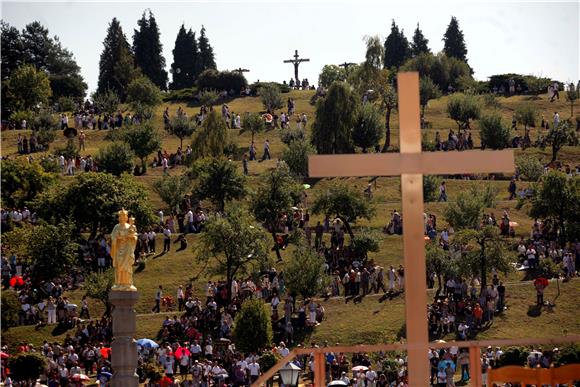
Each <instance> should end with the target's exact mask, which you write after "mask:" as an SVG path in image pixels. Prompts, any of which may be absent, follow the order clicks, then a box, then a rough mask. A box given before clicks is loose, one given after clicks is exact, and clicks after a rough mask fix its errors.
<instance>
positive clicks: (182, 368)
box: [179, 353, 189, 377]
mask: <svg viewBox="0 0 580 387" xmlns="http://www.w3.org/2000/svg"><path fill="white" fill-rule="evenodd" d="M188 371H189V356H188V355H187V353H184V354H183V355H181V358H180V359H179V373H180V374H181V376H184V377H186V376H187V373H188Z"/></svg>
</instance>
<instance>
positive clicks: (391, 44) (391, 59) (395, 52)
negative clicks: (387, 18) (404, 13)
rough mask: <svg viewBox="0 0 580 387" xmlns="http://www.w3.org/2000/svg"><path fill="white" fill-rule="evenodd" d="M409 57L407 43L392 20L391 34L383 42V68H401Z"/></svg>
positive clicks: (409, 52)
mask: <svg viewBox="0 0 580 387" xmlns="http://www.w3.org/2000/svg"><path fill="white" fill-rule="evenodd" d="M410 55H411V49H410V47H409V41H408V40H407V38H406V37H405V35H404V34H403V30H401V31H399V27H398V26H397V25H396V24H395V21H394V20H393V21H392V23H391V33H390V34H389V36H387V39H386V40H385V59H384V62H383V63H384V66H385V68H391V67H396V68H397V69H398V68H399V67H401V65H402V64H403V63H405V61H406V60H407V59H409V57H410Z"/></svg>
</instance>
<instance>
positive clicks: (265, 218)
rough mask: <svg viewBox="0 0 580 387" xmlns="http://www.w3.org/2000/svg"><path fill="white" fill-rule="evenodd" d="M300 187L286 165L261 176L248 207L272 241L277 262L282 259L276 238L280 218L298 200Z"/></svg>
mask: <svg viewBox="0 0 580 387" xmlns="http://www.w3.org/2000/svg"><path fill="white" fill-rule="evenodd" d="M300 192H301V187H300V185H299V184H298V183H297V182H296V181H295V180H294V178H293V177H292V175H291V174H290V170H289V169H288V167H287V166H286V165H280V166H279V167H278V168H276V169H274V170H272V171H268V172H267V173H266V174H265V175H263V176H262V178H261V181H260V185H259V187H258V189H257V190H256V192H255V194H254V196H253V198H252V202H251V205H250V208H251V211H252V213H253V214H254V216H255V217H256V219H257V220H258V221H259V222H262V223H263V224H264V225H265V227H266V229H267V230H268V232H269V233H270V235H271V236H272V239H273V241H274V247H275V251H276V256H277V257H278V260H281V259H282V256H281V255H280V249H279V246H278V241H277V238H276V232H277V228H278V222H279V220H280V216H281V215H283V214H287V213H289V212H290V211H291V209H292V206H294V205H295V204H296V203H298V201H299V200H300V199H299V198H300Z"/></svg>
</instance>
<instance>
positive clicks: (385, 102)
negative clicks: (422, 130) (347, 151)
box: [377, 70, 397, 152]
mask: <svg viewBox="0 0 580 387" xmlns="http://www.w3.org/2000/svg"><path fill="white" fill-rule="evenodd" d="M387 75H388V74H387V73H386V72H385V71H384V70H383V71H382V72H381V77H380V78H379V79H380V81H379V83H378V87H377V90H378V92H379V95H380V98H381V99H380V106H381V108H382V109H383V110H384V111H385V144H384V145H383V149H382V152H386V151H387V149H389V147H390V146H391V113H392V111H393V109H395V108H396V107H397V91H396V90H395V88H394V87H393V86H392V85H391V84H390V82H389V81H388V78H387Z"/></svg>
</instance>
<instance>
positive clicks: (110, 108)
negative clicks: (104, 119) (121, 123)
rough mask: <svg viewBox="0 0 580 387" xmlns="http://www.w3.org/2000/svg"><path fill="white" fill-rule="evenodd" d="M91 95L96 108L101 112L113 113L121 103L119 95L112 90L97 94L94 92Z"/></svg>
mask: <svg viewBox="0 0 580 387" xmlns="http://www.w3.org/2000/svg"><path fill="white" fill-rule="evenodd" d="M91 97H92V99H93V103H94V104H95V106H96V107H97V109H98V110H99V111H100V112H103V113H108V114H113V113H114V112H116V111H117V108H118V107H119V104H120V103H121V100H120V99H119V96H118V95H117V93H115V92H114V91H113V90H107V91H105V92H103V93H98V94H97V93H94V94H93V95H92V96H91Z"/></svg>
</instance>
